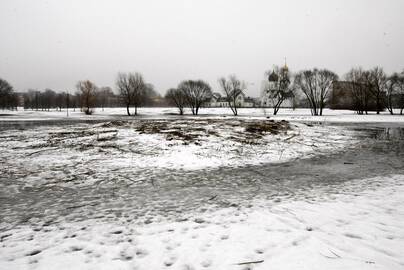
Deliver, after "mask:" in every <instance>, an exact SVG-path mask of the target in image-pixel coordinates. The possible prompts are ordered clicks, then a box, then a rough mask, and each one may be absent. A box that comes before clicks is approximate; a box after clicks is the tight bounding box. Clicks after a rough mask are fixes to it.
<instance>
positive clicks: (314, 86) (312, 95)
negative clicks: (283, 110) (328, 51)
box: [294, 68, 338, 115]
mask: <svg viewBox="0 0 404 270" xmlns="http://www.w3.org/2000/svg"><path fill="white" fill-rule="evenodd" d="M335 80H338V75H337V74H335V73H334V72H332V71H329V70H327V69H317V68H314V69H313V70H304V71H300V72H299V73H298V74H296V76H295V81H294V83H295V85H296V87H297V88H299V89H301V90H302V92H303V93H304V94H305V96H306V98H307V100H308V102H309V104H310V108H311V114H312V115H323V109H324V107H325V105H326V101H327V98H328V95H329V92H330V89H331V86H332V82H333V81H335Z"/></svg>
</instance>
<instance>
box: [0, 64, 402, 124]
mask: <svg viewBox="0 0 404 270" xmlns="http://www.w3.org/2000/svg"><path fill="white" fill-rule="evenodd" d="M267 75H270V76H269V77H271V83H272V86H271V89H267V93H268V98H269V100H270V105H271V107H272V108H273V114H274V115H276V114H277V113H278V111H279V109H280V108H281V106H282V104H283V103H284V101H285V100H287V99H293V100H295V99H296V97H297V96H299V94H300V93H301V94H302V95H303V96H304V98H305V100H306V102H307V104H308V106H309V107H310V109H311V113H312V114H313V115H322V113H323V109H324V108H325V107H326V105H327V102H329V96H330V92H331V91H332V86H333V82H335V81H338V75H337V74H335V73H334V72H332V71H330V70H328V69H317V68H313V69H308V70H302V71H299V72H297V73H295V74H292V73H290V72H289V70H288V68H287V67H286V66H285V67H277V66H275V67H274V68H273V70H272V72H267ZM274 78H276V79H274ZM344 79H345V82H346V83H348V84H349V85H350V87H349V89H348V91H349V92H350V98H351V100H352V104H353V107H354V109H355V110H356V112H357V113H358V114H367V113H368V111H370V110H373V109H371V105H372V106H374V107H375V109H374V110H375V111H376V112H377V113H378V114H379V113H380V112H381V111H383V110H385V109H387V110H388V111H389V112H390V114H394V109H398V110H399V113H400V114H403V111H404V71H402V72H401V73H397V72H395V73H393V74H391V75H390V76H388V75H387V74H386V73H385V72H384V71H383V69H382V68H380V67H375V68H373V69H369V70H364V69H362V68H352V69H351V70H350V71H349V72H348V73H347V74H346V75H345V76H344ZM218 83H219V86H220V88H221V90H222V92H223V93H224V95H225V97H224V98H225V100H226V102H227V104H228V107H229V108H230V110H231V111H232V113H233V114H234V115H235V116H237V115H238V108H240V107H241V103H240V100H241V97H242V96H244V91H245V89H246V85H245V83H244V82H243V81H241V80H239V79H238V78H237V77H236V76H235V75H230V76H228V77H227V78H225V77H221V78H219V80H218ZM116 90H117V92H118V94H115V93H114V91H113V89H111V88H110V87H97V86H96V85H95V84H94V83H93V82H91V81H89V80H83V81H79V82H78V83H77V85H76V91H72V92H73V93H72V94H70V93H68V92H61V93H60V92H59V93H57V92H55V91H53V90H51V89H45V90H43V91H38V90H32V89H31V90H28V92H26V93H24V94H22V98H23V102H24V108H25V109H35V110H50V109H57V110H62V109H63V108H73V109H74V110H75V109H76V108H80V109H81V110H82V111H83V112H85V113H87V114H91V113H92V112H93V110H94V109H93V108H94V107H101V108H102V109H104V107H117V106H122V105H124V106H125V107H126V112H127V114H128V115H132V114H134V115H137V114H138V108H139V107H141V106H150V105H151V104H153V102H154V100H161V99H160V98H159V95H158V94H157V92H156V91H155V90H154V87H153V85H152V84H149V83H146V82H145V80H144V78H143V76H142V74H140V73H138V72H135V73H119V74H118V76H117V79H116ZM212 96H213V95H212V89H211V87H210V86H209V84H208V83H206V82H204V81H202V80H186V81H182V82H181V83H179V84H178V86H177V88H171V89H169V90H167V92H166V95H165V100H168V101H169V102H170V104H171V105H174V106H176V107H177V108H178V110H179V113H180V114H184V110H185V108H189V109H190V111H191V112H192V114H193V115H197V114H198V113H199V110H200V108H201V107H203V106H204V105H205V104H206V103H207V102H209V101H210V100H211V98H212ZM19 103H20V97H19V95H18V94H16V93H15V92H14V90H13V88H12V86H11V85H10V84H9V83H8V82H7V81H5V80H2V79H0V108H1V109H16V108H17V106H18V104H19ZM293 103H294V104H295V101H293ZM163 104H165V103H163ZM132 107H133V108H134V112H131V108H132Z"/></svg>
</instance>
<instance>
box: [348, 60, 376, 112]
mask: <svg viewBox="0 0 404 270" xmlns="http://www.w3.org/2000/svg"><path fill="white" fill-rule="evenodd" d="M345 79H346V80H347V81H348V82H349V83H350V84H351V91H352V99H353V106H354V108H355V110H356V113H357V114H363V113H366V114H368V110H369V101H370V99H371V97H370V95H371V93H370V87H369V85H368V84H367V83H366V79H365V71H364V70H363V69H362V68H360V67H359V68H352V69H351V70H350V71H349V72H348V73H347V74H346V75H345Z"/></svg>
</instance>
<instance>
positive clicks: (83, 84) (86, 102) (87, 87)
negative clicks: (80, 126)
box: [77, 80, 97, 115]
mask: <svg viewBox="0 0 404 270" xmlns="http://www.w3.org/2000/svg"><path fill="white" fill-rule="evenodd" d="M77 90H78V91H79V92H80V95H81V107H82V109H84V113H85V114H88V115H90V114H92V113H93V112H94V104H95V101H96V93H97V86H96V85H95V84H94V83H92V82H91V81H89V80H85V81H79V82H78V83H77Z"/></svg>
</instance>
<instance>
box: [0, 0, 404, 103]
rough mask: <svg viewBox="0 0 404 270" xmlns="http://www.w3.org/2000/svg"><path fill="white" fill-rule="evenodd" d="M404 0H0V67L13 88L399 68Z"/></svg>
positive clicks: (161, 85) (170, 83)
mask: <svg viewBox="0 0 404 270" xmlns="http://www.w3.org/2000/svg"><path fill="white" fill-rule="evenodd" d="M403 10H404V1H402V0H389V1H375V0H327V1H324V0H287V1H281V0H279V1H268V0H267V1H264V0H263V1H258V0H251V1H247V0H245V1H243V0H221V1H213V0H205V1H196V0H183V1H180V0H170V1H164V0H161V1H153V0H144V1H134V0H127V1H124V0H118V1H112V0H110V1H101V0H92V1H90V0H48V1H42V0H36V1H32V0H25V1H23V0H1V2H0V37H1V39H0V77H2V78H5V79H7V80H8V81H10V83H12V84H13V85H14V86H15V88H17V90H25V89H27V88H39V89H42V88H45V87H49V88H52V89H55V90H63V91H66V90H70V91H73V90H74V85H75V83H76V82H77V81H78V80H81V79H90V80H93V81H94V82H96V83H97V85H100V86H102V85H110V86H114V81H115V77H116V74H117V72H119V71H140V72H142V73H143V75H144V76H145V79H146V80H147V81H148V82H151V83H153V84H154V85H155V86H156V88H157V90H159V91H160V92H162V93H163V92H164V91H165V90H166V89H167V88H169V87H175V86H176V85H177V84H178V83H179V81H180V80H183V79H191V78H201V79H204V80H207V81H208V82H209V83H211V85H212V86H213V87H214V88H217V83H216V81H217V78H218V77H220V76H224V75H228V74H231V73H235V74H237V75H238V76H239V78H241V79H243V80H245V81H247V82H250V83H251V84H249V93H250V94H252V95H258V90H259V85H260V82H261V80H262V79H263V75H264V72H265V71H266V70H268V69H270V68H271V67H272V65H274V64H282V63H283V59H284V57H287V59H288V64H289V67H290V68H291V69H292V71H297V70H299V69H302V68H311V67H314V66H317V67H327V68H330V69H332V70H334V71H336V72H337V73H339V74H340V75H342V74H343V73H344V72H346V71H348V69H349V68H350V67H351V66H359V65H361V66H363V67H365V68H367V67H372V66H374V65H381V66H383V67H384V68H385V69H386V71H387V72H392V71H395V70H397V71H398V70H402V69H403V68H404V63H403V60H404V50H403V48H404V20H403V19H402V11H403Z"/></svg>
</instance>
